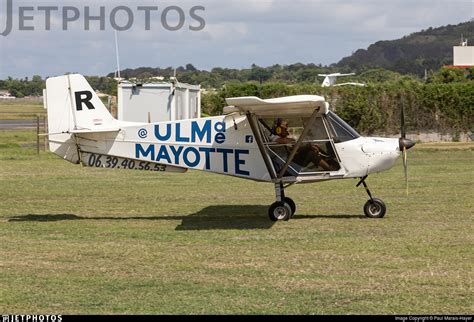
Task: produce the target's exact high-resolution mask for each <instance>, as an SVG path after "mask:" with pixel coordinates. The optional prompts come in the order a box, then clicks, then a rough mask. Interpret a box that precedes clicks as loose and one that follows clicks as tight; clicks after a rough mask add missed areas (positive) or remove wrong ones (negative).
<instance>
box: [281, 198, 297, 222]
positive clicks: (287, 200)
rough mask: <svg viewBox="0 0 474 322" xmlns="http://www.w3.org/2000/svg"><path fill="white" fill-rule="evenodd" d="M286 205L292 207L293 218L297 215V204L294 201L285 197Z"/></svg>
mask: <svg viewBox="0 0 474 322" xmlns="http://www.w3.org/2000/svg"><path fill="white" fill-rule="evenodd" d="M284 201H285V203H286V204H287V205H288V206H290V209H291V217H293V216H294V215H295V212H296V204H295V202H294V201H293V199H291V198H288V197H285V199H284Z"/></svg>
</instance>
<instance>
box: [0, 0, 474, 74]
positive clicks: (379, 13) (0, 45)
mask: <svg viewBox="0 0 474 322" xmlns="http://www.w3.org/2000/svg"><path fill="white" fill-rule="evenodd" d="M13 1H14V3H15V4H17V5H18V4H21V5H31V6H38V5H55V6H59V7H62V6H78V7H79V8H80V9H81V15H83V13H84V9H83V8H84V6H86V5H92V8H91V10H92V12H94V13H96V12H98V7H99V6H106V9H107V10H106V11H107V14H109V13H110V11H111V10H112V9H113V8H114V7H116V6H119V5H128V6H129V7H131V9H132V10H133V11H134V13H135V21H134V26H133V28H132V29H131V30H129V31H125V32H120V33H119V41H120V53H121V61H122V64H121V65H122V67H123V68H126V67H138V66H152V67H156V66H161V67H166V66H179V65H184V64H186V63H193V64H194V65H195V66H196V67H198V68H206V69H210V68H212V67H215V66H223V67H248V66H250V64H252V63H257V64H260V65H264V66H267V65H271V64H275V63H280V64H288V63H295V62H298V61H301V62H305V63H309V62H313V63H316V64H318V63H322V64H330V63H335V62H337V61H339V60H340V59H341V58H342V57H344V56H348V55H350V54H351V52H353V51H355V50H357V49H359V48H366V47H367V46H368V45H370V44H371V43H374V42H376V41H378V40H389V39H396V38H400V37H402V36H404V35H407V34H410V33H412V32H416V31H419V30H421V29H427V28H428V27H437V26H441V25H446V24H457V23H459V22H463V21H467V20H469V19H472V17H473V8H474V5H473V3H472V1H471V0H421V1H412V0H392V1H379V0H352V1H350V0H347V1H346V0H292V1H290V0H258V1H257V0H227V1H223V0H185V1H182V0H164V1H156V0H136V1H133V2H130V1H127V2H125V1H114V0H85V1H79V0H67V1H61V2H59V1H55V0H39V1H21V2H20V1H18V0H17V1H15V0H13ZM4 2H5V0H0V8H2V9H0V32H1V31H2V30H3V29H2V28H4V25H3V23H4V17H3V15H4V10H3V7H4ZM140 5H142V6H150V5H153V6H158V7H159V11H158V12H157V13H156V14H154V19H153V20H152V26H151V31H145V30H144V18H143V17H144V15H143V13H142V12H140V13H139V12H137V10H136V7H137V6H140ZM170 5H177V6H180V7H182V8H183V10H184V12H185V14H186V23H185V25H184V27H183V28H182V29H181V30H180V31H176V32H170V31H166V30H165V29H164V28H163V26H162V24H161V20H160V16H161V12H162V11H163V9H164V8H165V7H167V6H170ZM196 5H202V6H204V7H205V11H204V12H200V13H199V14H200V15H201V16H202V17H203V18H204V19H205V21H206V27H205V29H204V30H202V31H199V32H194V31H190V30H189V25H190V24H196V21H195V20H193V19H192V18H191V17H190V15H189V9H190V8H191V7H193V6H196ZM170 22H171V20H170ZM28 24H33V25H34V26H35V28H36V31H34V32H28V31H21V32H20V31H15V32H13V33H12V34H11V35H10V36H8V37H6V38H5V37H2V36H0V79H3V78H5V77H7V76H8V75H12V76H14V77H24V76H30V77H31V75H33V74H41V75H43V76H46V75H54V74H62V73H64V72H69V71H77V72H82V73H84V74H91V75H92V74H98V75H103V74H106V73H108V72H111V71H113V70H114V68H115V52H114V50H115V45H114V33H113V30H112V29H111V27H110V23H109V21H108V17H107V19H106V29H107V30H106V31H100V30H98V28H97V22H92V30H90V31H84V22H83V17H81V19H80V20H79V21H78V22H77V23H74V24H71V26H70V29H69V30H68V31H61V30H60V29H61V27H62V17H61V15H60V14H58V13H56V14H53V16H52V29H53V30H52V31H48V32H47V31H44V13H43V12H36V13H35V20H34V22H32V23H30V22H28ZM16 26H17V24H16Z"/></svg>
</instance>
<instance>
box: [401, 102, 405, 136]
mask: <svg viewBox="0 0 474 322" xmlns="http://www.w3.org/2000/svg"><path fill="white" fill-rule="evenodd" d="M400 118H401V120H400V121H401V122H400V124H401V129H400V132H401V135H402V139H405V138H406V130H405V106H404V104H403V102H402V110H401V112H400Z"/></svg>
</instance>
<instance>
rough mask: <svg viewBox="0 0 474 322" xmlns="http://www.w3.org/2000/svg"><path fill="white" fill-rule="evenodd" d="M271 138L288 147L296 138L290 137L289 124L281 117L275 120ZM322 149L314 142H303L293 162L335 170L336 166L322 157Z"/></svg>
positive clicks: (303, 165) (304, 165)
mask: <svg viewBox="0 0 474 322" xmlns="http://www.w3.org/2000/svg"><path fill="white" fill-rule="evenodd" d="M271 132H272V133H271V134H272V135H271V137H270V138H271V140H272V142H274V143H277V144H286V145H291V147H290V148H293V147H294V144H295V143H296V140H295V139H294V138H292V137H290V132H289V124H288V121H285V120H283V119H281V118H278V119H276V120H275V122H274V124H273V127H272V130H271ZM323 153H324V152H323V150H322V149H321V147H319V146H318V145H317V144H316V143H314V142H311V143H310V142H308V143H303V144H302V145H301V146H300V147H299V149H298V152H297V153H296V155H295V157H294V159H293V162H294V163H296V164H298V165H300V166H302V167H306V168H309V166H310V165H311V163H313V164H314V166H316V167H321V168H323V169H324V170H326V171H335V170H338V168H336V167H334V166H331V165H330V164H329V163H328V162H327V161H326V160H324V159H323Z"/></svg>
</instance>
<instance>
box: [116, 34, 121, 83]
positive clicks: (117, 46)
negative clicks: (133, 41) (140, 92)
mask: <svg viewBox="0 0 474 322" xmlns="http://www.w3.org/2000/svg"><path fill="white" fill-rule="evenodd" d="M115 55H116V56H117V77H118V78H121V77H120V57H119V55H120V54H119V45H118V35H117V30H115Z"/></svg>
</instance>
